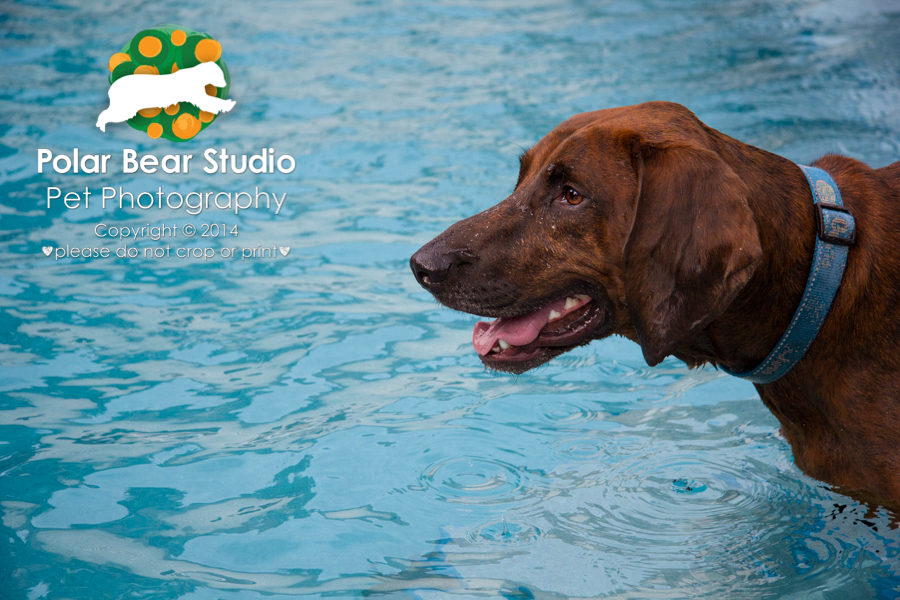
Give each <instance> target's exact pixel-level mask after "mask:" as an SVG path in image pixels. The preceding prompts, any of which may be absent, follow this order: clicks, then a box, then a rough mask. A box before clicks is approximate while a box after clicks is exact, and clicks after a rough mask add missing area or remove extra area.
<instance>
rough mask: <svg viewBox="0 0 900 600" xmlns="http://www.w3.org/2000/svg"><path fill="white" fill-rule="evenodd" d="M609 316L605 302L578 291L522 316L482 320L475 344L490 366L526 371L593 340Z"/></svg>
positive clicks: (476, 326) (478, 324)
mask: <svg viewBox="0 0 900 600" xmlns="http://www.w3.org/2000/svg"><path fill="white" fill-rule="evenodd" d="M606 316H607V311H606V310H605V308H604V307H603V306H602V303H601V302H597V301H596V300H595V299H594V298H592V297H590V296H587V295H584V294H576V295H572V296H567V297H565V298H561V299H559V300H556V301H554V302H551V303H549V304H547V305H546V306H544V307H543V308H540V309H538V310H536V311H534V312H531V313H528V314H525V315H521V316H518V317H501V318H499V319H495V320H493V321H491V322H489V323H486V322H484V321H480V322H478V323H476V324H475V330H474V331H473V333H472V345H473V346H474V347H475V351H476V352H478V355H479V357H480V358H481V361H482V362H483V363H484V364H485V365H486V366H488V367H490V368H492V369H495V370H497V371H506V372H509V373H524V372H525V371H528V370H529V369H533V368H534V367H537V366H539V365H541V364H543V363H545V362H547V361H549V360H550V359H551V358H553V357H555V356H558V355H560V354H562V353H563V352H567V351H569V350H572V349H573V348H575V347H577V346H580V345H582V344H586V343H588V342H589V341H591V340H592V339H593V338H594V334H595V333H596V331H597V330H598V329H599V328H600V327H601V326H602V325H603V323H604V322H605V321H606Z"/></svg>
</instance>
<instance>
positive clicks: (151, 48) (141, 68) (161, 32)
mask: <svg viewBox="0 0 900 600" xmlns="http://www.w3.org/2000/svg"><path fill="white" fill-rule="evenodd" d="M205 62H214V63H216V64H217V65H219V67H221V69H222V73H223V74H224V75H225V87H215V86H214V85H212V84H209V85H207V86H206V93H207V94H208V95H210V96H214V97H216V98H222V99H225V98H227V97H228V90H229V89H230V88H231V75H230V74H229V73H228V67H227V66H226V65H225V61H224V60H222V45H221V44H220V43H219V42H217V41H216V40H214V39H213V38H212V37H211V36H209V35H207V34H205V33H202V32H199V31H194V30H193V29H189V28H187V27H181V26H180V25H161V26H159V27H155V28H153V29H145V30H143V31H141V32H139V33H138V34H137V35H135V36H134V37H133V38H131V41H130V42H128V43H127V44H125V45H124V46H122V50H121V52H117V53H115V54H113V55H112V57H110V59H109V71H110V75H109V83H110V84H112V83H113V82H114V81H116V80H118V79H120V78H122V77H125V76H126V75H166V74H169V73H175V72H177V71H179V70H181V69H189V68H191V67H195V66H197V65H199V64H200V63H205ZM216 116H217V115H215V114H213V113H211V112H206V111H203V110H200V108H199V107H197V106H195V105H193V104H191V103H189V102H179V103H177V104H173V105H171V106H154V107H147V108H144V109H141V110H140V111H138V113H137V114H136V115H135V116H133V117H131V118H130V119H128V124H129V125H131V126H132V127H133V128H135V129H137V130H139V131H144V132H146V133H147V135H149V136H150V137H151V138H154V139H156V138H160V137H163V138H165V139H167V140H170V141H172V142H184V141H187V140H190V139H193V137H194V136H196V135H197V134H198V133H200V132H201V131H203V130H204V129H206V128H207V127H208V126H209V125H210V124H211V123H212V122H213V121H215V120H216Z"/></svg>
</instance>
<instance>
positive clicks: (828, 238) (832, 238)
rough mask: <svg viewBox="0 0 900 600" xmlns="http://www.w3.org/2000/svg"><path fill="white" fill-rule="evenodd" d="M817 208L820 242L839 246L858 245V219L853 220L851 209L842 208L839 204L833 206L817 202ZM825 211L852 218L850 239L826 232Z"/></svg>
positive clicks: (849, 227) (849, 225) (817, 228)
mask: <svg viewBox="0 0 900 600" xmlns="http://www.w3.org/2000/svg"><path fill="white" fill-rule="evenodd" d="M815 207H816V233H817V234H818V236H819V239H820V240H822V241H823V242H828V243H830V244H838V245H839V246H852V245H853V244H855V243H856V219H854V218H853V213H852V212H850V209H849V208H847V207H846V206H840V205H838V204H831V203H830V202H816V203H815ZM825 210H832V211H835V212H840V213H844V214H846V215H848V216H849V217H850V220H849V224H848V229H849V230H850V237H840V236H836V235H831V234H828V233H826V232H825V215H824V214H823V211H825Z"/></svg>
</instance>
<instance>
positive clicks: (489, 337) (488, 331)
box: [472, 296, 591, 355]
mask: <svg viewBox="0 0 900 600" xmlns="http://www.w3.org/2000/svg"><path fill="white" fill-rule="evenodd" d="M590 301H591V300H590V298H588V297H586V296H580V297H579V298H578V302H577V304H575V305H574V306H571V307H570V308H568V309H566V308H565V305H566V299H565V298H563V299H561V300H557V301H556V302H551V303H550V304H548V305H547V306H545V307H544V308H542V309H540V310H536V311H534V312H533V313H529V314H527V315H522V316H521V317H514V318H512V319H506V318H502V317H501V318H499V319H495V320H493V321H491V322H490V323H485V322H484V321H479V322H478V323H475V331H473V332H472V345H473V346H475V351H476V352H478V354H481V355H485V354H488V353H489V352H490V351H491V348H493V347H494V346H496V345H497V340H503V341H505V342H507V343H509V344H510V345H511V346H524V345H526V344H530V343H531V342H533V341H534V340H536V339H537V336H538V335H540V333H541V329H543V328H544V325H546V324H547V323H548V322H549V321H550V311H551V310H555V311H556V312H558V313H559V314H560V316H565V315H567V314H569V313H570V312H572V311H573V310H578V309H579V308H581V307H582V306H584V305H585V304H587V303H588V302H590Z"/></svg>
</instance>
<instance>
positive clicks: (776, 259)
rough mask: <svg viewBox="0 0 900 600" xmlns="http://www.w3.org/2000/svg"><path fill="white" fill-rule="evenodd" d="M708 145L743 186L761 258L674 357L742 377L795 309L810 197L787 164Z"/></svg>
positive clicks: (731, 144)
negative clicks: (716, 313) (723, 305)
mask: <svg viewBox="0 0 900 600" xmlns="http://www.w3.org/2000/svg"><path fill="white" fill-rule="evenodd" d="M712 142H713V144H714V147H715V150H716V151H717V152H718V153H719V155H720V156H721V157H722V158H723V160H725V162H726V163H728V164H729V166H731V168H732V169H733V170H734V171H735V173H737V175H738V176H739V177H740V178H741V179H742V180H743V181H744V183H745V184H746V186H747V188H748V191H749V194H748V198H747V202H748V205H749V206H750V209H751V211H752V212H753V214H754V218H755V220H756V223H757V230H758V232H759V240H760V245H761V247H762V257H763V258H762V262H761V263H760V264H759V266H758V267H757V268H756V271H755V273H754V275H753V277H752V278H751V280H750V281H749V282H748V283H747V285H746V287H745V288H744V290H742V292H741V293H740V294H739V295H738V296H737V297H736V298H735V300H734V301H733V302H732V303H731V305H730V306H729V307H728V309H726V311H725V312H724V313H723V314H721V315H720V316H719V317H718V318H716V319H714V320H713V321H712V322H711V323H710V324H709V325H708V326H707V327H706V328H704V329H703V330H702V331H701V332H699V334H698V335H697V336H696V337H695V338H694V339H693V340H691V341H690V343H689V346H688V347H687V348H685V349H684V350H683V351H681V352H678V353H676V354H675V355H676V356H677V357H678V358H680V359H681V360H685V362H687V363H688V364H689V365H692V366H693V365H696V364H702V363H704V362H710V363H713V364H717V365H723V366H725V367H727V368H728V369H729V370H732V371H746V370H749V369H752V368H754V367H756V366H757V365H758V364H760V362H762V361H763V360H764V359H765V358H766V357H767V356H768V354H769V353H770V352H771V351H772V348H774V347H775V345H776V344H777V343H778V341H779V339H780V338H781V336H782V335H783V334H784V332H785V330H786V329H787V327H788V325H789V323H790V321H791V319H792V317H793V315H794V313H795V311H796V309H797V306H798V305H799V304H800V299H801V297H802V296H803V292H804V290H805V288H806V282H807V279H808V278H809V271H810V267H811V265H812V258H813V252H814V249H815V239H816V224H815V217H814V211H813V209H812V196H811V192H810V190H809V184H808V182H807V180H806V178H805V176H804V175H803V172H802V171H801V170H800V169H799V168H798V167H797V165H796V164H794V163H793V162H791V161H790V160H787V159H785V158H782V157H780V156H776V155H774V154H771V153H769V152H766V151H764V150H761V149H759V148H755V147H753V146H749V145H747V144H743V143H741V142H739V141H737V140H734V139H732V138H729V137H728V136H725V135H723V134H721V133H718V132H713V137H712ZM773 182H777V185H774V184H773Z"/></svg>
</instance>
